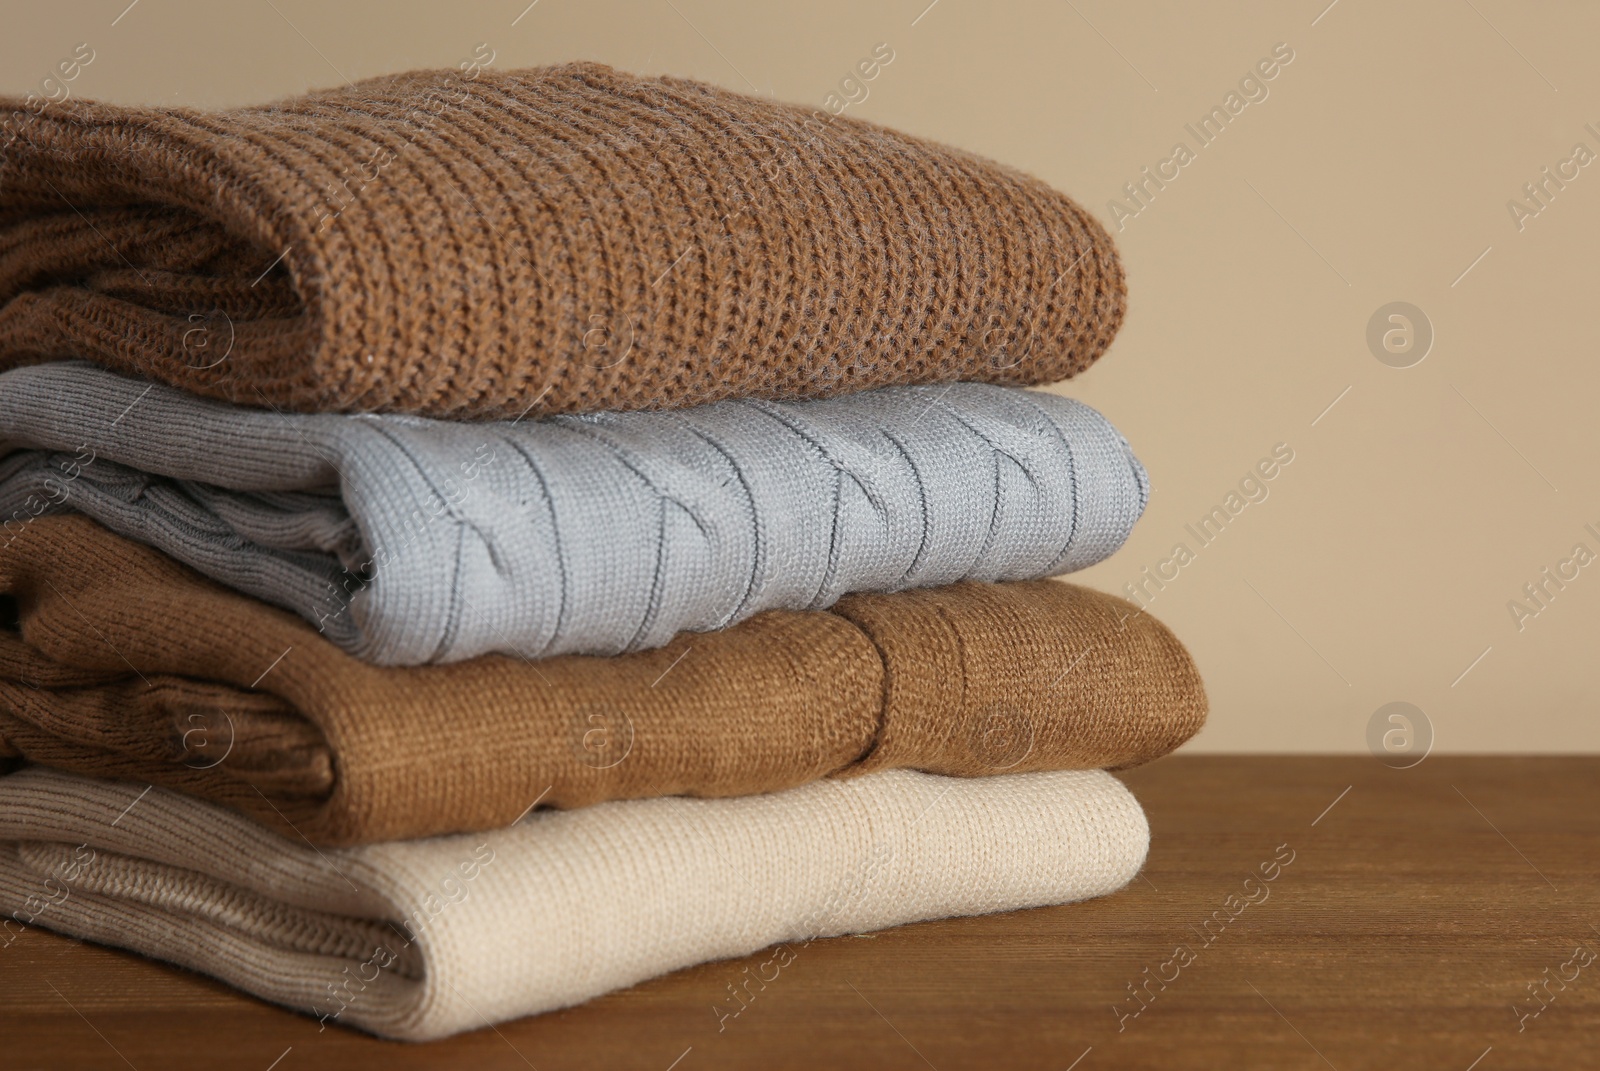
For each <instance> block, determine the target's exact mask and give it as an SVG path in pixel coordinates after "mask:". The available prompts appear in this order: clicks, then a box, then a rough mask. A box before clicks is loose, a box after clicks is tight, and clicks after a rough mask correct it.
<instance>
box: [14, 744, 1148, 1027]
mask: <svg viewBox="0 0 1600 1071" xmlns="http://www.w3.org/2000/svg"><path fill="white" fill-rule="evenodd" d="M143 790H144V786H141V785H138V784H125V783H116V782H96V781H89V780H84V779H80V778H76V777H73V776H71V775H68V774H61V773H56V772H54V771H45V770H26V771H23V772H21V773H17V774H13V775H11V776H9V777H4V778H0V910H3V911H5V913H6V915H7V920H6V923H5V929H6V931H7V933H8V934H10V933H12V932H15V931H17V930H18V929H19V928H20V926H21V925H31V924H37V925H40V926H46V927H49V928H50V929H54V930H59V931H61V932H63V933H68V934H72V935H74V936H78V937H84V938H88V939H90V940H94V941H102V942H105V943H107V944H114V945H120V946H123V947H125V948H132V949H134V950H136V951H139V952H143V953H145V954H146V955H151V956H157V957H159V958H161V959H166V960H171V961H173V962H175V963H179V964H182V965H183V966H186V967H189V968H192V969H194V970H199V971H204V972H205V973H207V974H212V975H215V976H216V977H218V978H221V979H222V980H224V981H226V982H228V983H230V984H232V985H235V986H238V987H240V988H241V989H245V990H248V991H249V992H251V993H254V994H256V995H258V996H261V997H265V998H266V999H268V1000H272V1001H276V1002H278V1003H280V1004H285V1005H288V1006H289V1007H291V1008H296V1009H299V1010H302V1011H306V1012H309V1013H311V1014H313V1015H317V1016H319V1017H321V1018H323V1019H324V1020H325V1021H329V1022H337V1023H343V1024H345V1025H349V1026H357V1027H361V1028H363V1029H366V1030H370V1031H372V1032H374V1033H378V1034H383V1035H385V1036H388V1037H395V1038H405V1039H411V1040H423V1039H428V1038H437V1037H441V1036H444V1035H447V1034H452V1033H455V1032H457V1031H461V1030H469V1029H477V1028H481V1027H483V1026H484V1025H486V1024H487V1023H494V1022H499V1021H502V1020H505V1019H511V1018H515V1017H517V1016H522V1015H530V1014H534V1013H537V1012H542V1011H546V1010H548V1009H551V1008H559V1007H563V1006H565V1005H569V1004H576V1003H578V1002H580V1001H583V1000H587V999H589V998H590V997H593V996H597V995H599V994H601V993H605V992H607V991H609V990H613V989H617V988H620V987H622V986H627V985H632V984H634V983H636V982H639V981H642V980H644V979H646V978H650V977H653V976H655V975H658V974H664V973H666V972H668V971H672V970H677V969H679V968H682V967H687V966H689V965H691V964H695V963H701V962H704V961H706V960H714V959H725V958H728V957H733V956H743V955H748V954H750V953H752V952H756V951H758V950H760V949H763V948H769V947H772V946H775V945H779V944H783V943H786V942H798V941H803V940H806V939H807V938H812V937H819V936H830V935H834V934H844V933H862V932H866V931H870V930H878V929H883V928H884V927H888V926H896V925H900V924H902V923H907V922H913V921H917V920H921V919H933V918H942V917H946V916H951V915H978V914H985V913H989V912H994V911H1011V910H1015V909H1017V908H1025V907H1036V906H1042V905H1045V904H1060V903H1067V902H1070V901H1074V900H1082V899H1086V898H1088V897H1093V896H1103V895H1106V894H1107V893H1111V892H1114V891H1115V890H1117V889H1119V888H1121V887H1122V886H1123V885H1125V884H1126V883H1127V882H1129V881H1131V880H1132V879H1133V877H1134V876H1135V875H1136V874H1137V873H1138V871H1139V868H1140V866H1141V865H1143V862H1144V857H1145V852H1146V850H1147V848H1148V846H1149V827H1148V826H1147V825H1146V823H1145V818H1144V814H1143V812H1141V811H1140V809H1139V804H1138V803H1137V801H1135V800H1134V798H1133V796H1132V795H1131V794H1130V793H1129V792H1128V790H1127V789H1126V788H1124V787H1123V786H1122V785H1121V784H1120V783H1119V782H1118V781H1117V780H1116V779H1115V778H1113V777H1112V776H1111V775H1110V774H1107V773H1104V772H1102V771H1099V770H1086V771H1071V772H1058V773H1032V774H1014V775H1009V776H1004V777H986V778H975V779H968V780H963V779H950V778H941V777H936V776H933V775H930V774H919V773H913V772H910V771H904V770H893V771H887V772H884V773H877V774H872V775H870V776H867V777H862V778H858V779H856V780H853V781H823V782H819V783H817V784H814V785H808V786H806V787H804V788H796V789H791V790H789V791H788V792H782V793H777V794H774V795H767V796H747V797H740V798H737V799H727V800H683V799H651V800H632V801H628V802H624V803H607V804H601V805H599V806H597V807H590V808H587V809H585V810H581V811H567V812H559V811H558V812H548V813H542V814H535V815H533V816H531V817H530V818H529V819H527V820H525V821H523V822H520V823H518V824H517V825H516V826H513V827H511V828H509V829H502V830H496V831H494V832H490V833H480V834H471V835H466V836H459V837H441V838H434V839H430V840H420V841H397V842H392V843H389V844H376V845H372V846H370V847H365V848H356V849H346V850H329V851H326V852H318V851H316V850H315V849H312V848H310V847H308V846H307V845H306V844H305V843H304V842H301V841H298V840H287V839H284V838H282V837H279V836H277V835H276V834H273V833H270V832H268V831H267V830H265V829H262V828H260V827H259V826H257V825H255V824H254V823H252V822H250V821H248V820H247V819H244V818H241V817H239V816H237V815H234V814H232V813H231V812H228V811H225V810H222V809H221V808H218V807H215V806H212V805H210V804H206V803H201V802H199V801H197V800H191V799H188V798H185V797H182V796H178V795H174V794H172V793H168V792H165V791H163V790H161V789H153V790H150V791H148V792H146V793H145V794H144V795H143V796H142V797H141V795H140V793H141V792H142V791H143ZM774 954H776V955H781V954H782V950H779V949H775V950H774ZM789 954H790V956H791V957H792V955H793V950H792V949H791V950H790V951H789ZM768 969H769V970H770V969H771V968H770V966H769V967H768ZM734 973H737V972H734ZM725 983H726V979H724V978H720V977H713V978H711V979H709V980H708V981H706V983H705V986H706V1003H707V1005H708V1006H710V1005H714V1004H717V1003H719V1002H726V1001H728V1000H730V998H729V995H728V993H727V991H726V988H725Z"/></svg>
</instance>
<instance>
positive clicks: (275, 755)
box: [0, 64, 1205, 1039]
mask: <svg viewBox="0 0 1600 1071" xmlns="http://www.w3.org/2000/svg"><path fill="white" fill-rule="evenodd" d="M0 114H3V115H4V116H5V122H6V125H7V128H8V129H12V130H13V137H12V139H11V141H12V143H11V146H10V148H9V150H8V151H7V152H6V154H5V156H4V157H3V159H0V365H3V366H4V367H6V368H7V369H9V370H7V371H5V372H4V373H3V374H0V518H3V523H0V591H3V592H4V593H5V595H4V596H3V599H0V606H3V607H4V609H5V614H6V620H5V621H4V622H3V624H4V625H5V626H6V627H5V629H4V630H3V631H0V756H4V759H3V760H0V761H5V762H6V763H8V768H10V769H12V770H13V772H11V773H9V774H8V775H7V776H5V777H3V778H0V910H3V911H4V913H5V921H4V934H3V935H0V943H3V942H9V941H10V940H13V939H15V937H16V935H17V934H19V933H21V932H22V931H23V930H24V929H25V928H26V927H27V926H31V925H39V926H45V927H49V928H52V929H57V930H60V931H63V932H66V933H69V934H74V935H78V936H82V937H87V938H91V939H94V940H97V941H104V942H107V943H110V944H116V945H121V946H125V947H128V948H132V949H136V950H139V951H141V952H145V953H147V954H150V955H154V956H159V957H161V958H164V959H168V960H171V961H174V962H176V963H180V964H183V965H186V966H188V967H191V968H194V969H197V970H200V971H204V972H206V973H208V974H212V975H215V976H217V977H219V978H222V979H225V980H226V981H228V982H231V983H233V984H235V985H237V986H239V987H241V988H244V989H246V990H249V991H250V992H253V993H256V994H259V995H261V996H263V997H266V998H268V999H270V1000H274V1001H278V1002H281V1003H283V1004H286V1005H289V1006H291V1007H294V1008H298V1009H302V1010H305V1011H308V1012H311V1013H313V1014H316V1015H318V1016H319V1017H321V1018H323V1019H324V1020H325V1021H337V1022H342V1023H346V1024H352V1025H357V1026H360V1027H363V1028H365V1029H368V1030H371V1031H374V1032H377V1033H379V1034H384V1035H388V1036H393V1037H400V1038H413V1039H416V1038H430V1037H437V1036H441V1035H445V1034H449V1033H452V1032H455V1031H459V1030H463V1029H469V1028H472V1027H474V1026H479V1025H483V1024H484V1023H486V1022H494V1021H498V1020H502V1019H506V1018H510V1017H514V1016H519V1015H526V1014H531V1013H535V1012H539V1011H542V1010H546V1009H550V1008H556V1007H561V1006H564V1005H568V1004H572V1003H575V1002H578V1001H581V1000H584V999H587V998H589V997H591V996H594V995H596V994H599V993H603V992H606V991H608V990H611V989H614V988H617V987H620V986H626V985H629V984H632V983H634V982H637V981H640V980H642V979H645V978H649V977H651V976H654V975H657V974H661V973H663V972H666V971H670V970H674V969H677V968H680V967H683V966H687V965H689V964H693V963H697V962H702V961H705V960H710V959H716V958H722V957H731V956H739V955H743V954H747V953H751V952H754V951H757V950H759V949H762V948H765V947H767V946H769V945H772V944H774V943H776V942H780V941H789V940H798V939H804V938H809V937H815V936H822V935H829V934H840V933H850V932H859V931H862V930H870V929H875V928H881V927H886V926H892V925H896V924H900V923H905V922H910V921H914V920H919V919H929V918H937V917H943V916H951V915H961V914H976V913H983V912H993V911H1004V910H1010V909H1016V908H1022V907H1030V906H1038V905H1045V904H1059V903H1065V902H1068V901H1073V900H1078V899H1082V898H1086V897H1092V896H1098V895H1102V894H1105V893H1109V892H1112V891H1114V890H1116V889H1118V888H1120V887H1121V886H1122V885H1124V884H1125V883H1126V882H1128V881H1129V880H1131V879H1132V878H1133V876H1134V875H1135V874H1136V873H1137V871H1138V869H1139V867H1140V866H1141V865H1142V863H1143V860H1144V855H1145V851H1146V848H1147V846H1148V830H1147V827H1146V825H1145V821H1144V817H1143V814H1142V813H1141V811H1140V809H1139V807H1138V804H1137V803H1136V802H1135V801H1134V800H1133V798H1132V797H1131V796H1130V795H1129V793H1128V792H1127V790H1126V789H1124V788H1123V787H1122V786H1121V784H1120V783H1119V782H1118V781H1117V780H1115V779H1114V778H1113V777H1112V776H1111V775H1110V774H1108V773H1106V772H1105V770H1106V769H1107V768H1117V767H1125V766H1129V765H1133V764H1136V763H1140V762H1144V761H1147V760H1149V759H1152V758H1155V757H1157V756H1159V755H1162V754H1164V753H1166V752H1168V751H1170V750H1172V749H1173V748H1175V747H1177V746H1178V745H1179V744H1181V743H1182V742H1183V741H1184V740H1186V739H1188V738H1189V737H1190V736H1191V735H1192V734H1193V733H1194V732H1196V731H1197V730H1198V728H1199V727H1200V724H1201V722H1202V720H1203V718H1204V715H1205V699H1204V694H1203V691H1202V688H1201V685H1200V680H1199V677H1198V675H1197V673H1196V671H1195V668H1194V665H1193V663H1192V662H1191V660H1190V658H1189V656H1188V654H1187V652H1185V650H1184V649H1183V647H1182V646H1181V645H1180V644H1179V642H1178V641H1177V640H1176V639H1175V638H1174V637H1173V636H1172V635H1171V633H1169V632H1168V631H1167V630H1166V629H1165V628H1164V627H1162V626H1161V625H1160V624H1159V623H1158V622H1156V621H1155V620H1154V619H1152V618H1151V617H1149V616H1148V615H1144V614H1141V613H1139V612H1137V611H1136V610H1135V609H1134V608H1133V607H1131V606H1130V605H1129V604H1127V603H1125V602H1122V601H1121V600H1119V599H1116V598H1113V597H1110V596H1107V595H1103V594H1100V593H1098V592H1095V591H1091V590H1088V589H1085V588H1081V587H1074V586H1070V585H1067V584H1064V583H1059V582H1056V581H1053V580H1047V579H1044V578H1047V577H1051V576H1054V575H1057V574H1060V573H1065V572H1068V571H1071V570H1074V569H1080V568H1083V567H1085V566H1088V565H1091V564H1093V563H1095V562H1097V561H1100V560H1102V559H1103V558H1105V557H1106V556H1107V555H1108V554H1110V553H1112V552H1113V551H1114V550H1116V549H1117V547H1118V546H1120V545H1121V543H1122V542H1123V541H1124V539H1125V538H1126V537H1127V535H1128V533H1129V530H1130V529H1131V527H1132V525H1133V524H1134V522H1135V521H1136V520H1137V519H1138V517H1139V515H1140V513H1141V511H1142V510H1143V508H1144V504H1145V499H1146V496H1147V490H1148V487H1147V482H1146V478H1145V474H1144V470H1143V469H1142V468H1141V467H1140V465H1139V463H1138V461H1136V460H1135V459H1134V457H1133V455H1132V453H1131V452H1130V451H1129V449H1128V446H1127V444H1126V443H1125V442H1124V440H1123V439H1122V437H1121V436H1120V435H1119V434H1118V433H1117V431H1116V430H1115V429H1114V428H1113V427H1112V426H1111V425H1110V424H1109V423H1108V422H1107V421H1106V420H1105V419H1104V418H1103V417H1101V416H1100V414H1098V413H1096V412H1095V411H1093V410H1091V409H1089V408H1087V407H1085V406H1083V405H1080V404H1078V403H1075V402H1073V401H1070V400H1067V399H1065V398H1062V397H1060V396H1057V395H1054V394H1048V393H1042V392H1037V391H1031V390H1026V389H1023V387H1024V385H1027V384H1038V383H1043V382H1050V381H1055V380H1060V379H1065V378H1067V377H1069V376H1071V375H1072V374H1074V373H1076V372H1078V371H1080V370H1082V369H1083V368H1085V367H1086V366H1087V365H1088V364H1090V363H1091V362H1092V361H1093V360H1095V359H1096V358H1097V357H1098V356H1099V355H1100V354H1101V353H1102V352H1103V350H1104V349H1105V347H1106V346H1107V344H1108V343H1109V342H1110V340H1111V337H1112V335H1113V333H1114V332H1115V330H1116V328H1117V326H1118V325H1119V323H1120V321H1121V317H1122V312H1123V304H1124V288H1123V280H1122V273H1121V268H1120V266H1119V264H1118V261H1117V257H1116V253H1115V250H1114V249H1113V248H1112V245H1111V242H1110V239H1109V238H1108V237H1107V235H1106V234H1105V232H1104V231H1103V230H1102V229H1101V228H1100V227H1099V226H1098V225H1097V224H1096V223H1095V221H1094V220H1093V219H1092V218H1091V217H1090V216H1089V215H1088V214H1087V213H1085V212H1084V211H1083V210H1082V209H1080V208H1079V207H1078V206H1077V205H1075V204H1074V203H1073V202H1072V201H1070V200H1068V199H1067V198H1066V197H1064V196H1061V195H1060V194H1057V193H1055V192H1053V191H1051V190H1049V189H1048V188H1046V187H1044V186H1043V185H1041V184H1040V183H1038V182H1037V181H1035V180H1033V179H1030V178H1028V177H1026V176H1023V175H1020V174H1018V173H1016V172H1013V171H1010V170H1008V169H1005V168H1003V167H1000V166H998V165H995V164H993V163H989V162H987V161H984V160H981V159H978V158H975V157H972V156H969V155H967V154H964V153H961V152H958V151H956V150H953V149H947V148H943V147H939V146H934V145H930V144H927V143H925V142H922V141H918V140H917V139H914V138H910V137H906V136H903V135H900V134H896V133H894V132H892V131H889V130H885V129H882V128H879V127H875V126H872V125H869V124H866V123H862V122H856V121H852V120H842V119H838V120H835V119H822V118H820V117H818V116H816V115H815V114H812V113H808V112H807V111H805V110H804V109H799V108H794V107H791V106H787V105H782V104H777V103H773V102H770V101H765V100H759V99H752V98H747V97H741V96H737V95H734V94H731V93H728V92H725V91H722V90H718V89H714V88H711V87H708V86H705V85H701V84H697V83H694V82H688V81H681V80H676V79H638V78H633V77H630V76H626V75H623V74H620V73H617V72H614V71H611V70H610V69H608V68H605V67H602V66H598V65H593V64H575V65H569V66H561V67H553V68H545V69H539V70H532V71H523V72H514V73H505V74H500V73H491V72H487V71H481V72H478V73H476V74H475V76H474V77H472V78H462V77H461V76H460V75H459V74H458V73H457V72H449V73H442V74H441V73H415V74H407V75H401V76H396V77H391V78H384V79H378V80H373V81H368V82H364V83H361V84H358V85H355V86H352V87H350V88H348V89H342V90H338V91H334V92H328V93H321V94H317V95H313V96H310V97H306V98H301V99H297V100H293V101H289V102H286V103H282V104H277V105H273V106H270V107H260V108H247V109H241V110H236V111H231V112H226V113H211V114H203V113H197V112H191V111H181V110H152V109H136V108H122V107H112V106H108V105H101V104H94V103H82V102H70V103H65V104H62V105H59V106H57V107H55V108H53V109H47V110H45V111H44V112H42V113H37V114H36V113H35V112H34V111H32V110H30V109H25V108H24V106H23V105H20V104H15V103H12V104H9V105H8V106H7V108H6V109H5V111H4V112H3V113H0Z"/></svg>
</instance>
